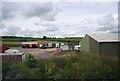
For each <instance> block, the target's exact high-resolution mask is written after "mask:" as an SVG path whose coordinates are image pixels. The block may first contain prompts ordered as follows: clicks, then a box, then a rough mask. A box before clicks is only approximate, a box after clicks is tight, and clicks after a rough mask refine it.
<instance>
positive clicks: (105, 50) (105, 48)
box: [100, 42, 120, 56]
mask: <svg viewBox="0 0 120 81" xmlns="http://www.w3.org/2000/svg"><path fill="white" fill-rule="evenodd" d="M119 45H120V42H119V43H118V42H106V43H100V54H101V55H111V56H118V53H119V48H118V46H119Z"/></svg>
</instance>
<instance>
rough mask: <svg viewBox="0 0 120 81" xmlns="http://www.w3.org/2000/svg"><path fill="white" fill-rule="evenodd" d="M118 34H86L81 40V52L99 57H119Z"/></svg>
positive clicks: (119, 42) (119, 41)
mask: <svg viewBox="0 0 120 81" xmlns="http://www.w3.org/2000/svg"><path fill="white" fill-rule="evenodd" d="M118 38H119V37H118V34H117V33H111V34H110V33H109V34H89V35H88V34H86V35H85V37H84V38H83V39H82V40H81V51H84V52H86V53H93V54H99V55H106V54H108V55H112V56H116V55H118V52H119V49H118V46H119V45H118V44H120V40H118Z"/></svg>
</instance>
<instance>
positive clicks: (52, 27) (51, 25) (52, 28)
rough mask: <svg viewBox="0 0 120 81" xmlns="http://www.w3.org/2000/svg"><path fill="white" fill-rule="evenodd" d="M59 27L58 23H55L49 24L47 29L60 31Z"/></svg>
mask: <svg viewBox="0 0 120 81" xmlns="http://www.w3.org/2000/svg"><path fill="white" fill-rule="evenodd" d="M58 30H59V29H58V27H57V26H56V25H53V24H48V27H47V28H46V31H52V32H54V31H58Z"/></svg>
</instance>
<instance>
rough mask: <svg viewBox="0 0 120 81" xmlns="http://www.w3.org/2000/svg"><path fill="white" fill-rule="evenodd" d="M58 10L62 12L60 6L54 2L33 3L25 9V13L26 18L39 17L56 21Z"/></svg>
mask: <svg viewBox="0 0 120 81" xmlns="http://www.w3.org/2000/svg"><path fill="white" fill-rule="evenodd" d="M58 12H60V10H59V8H58V6H57V5H55V4H53V3H52V2H43V3H31V4H29V5H28V6H27V7H26V8H25V9H24V13H23V15H24V16H25V17H26V18H31V17H39V18H40V19H43V20H47V21H54V20H55V16H56V15H57V13H58Z"/></svg>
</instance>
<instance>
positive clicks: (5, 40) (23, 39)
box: [2, 36, 82, 47]
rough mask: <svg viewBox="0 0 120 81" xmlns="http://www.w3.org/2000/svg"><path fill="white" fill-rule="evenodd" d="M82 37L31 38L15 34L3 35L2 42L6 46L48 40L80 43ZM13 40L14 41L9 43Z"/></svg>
mask: <svg viewBox="0 0 120 81" xmlns="http://www.w3.org/2000/svg"><path fill="white" fill-rule="evenodd" d="M81 39H82V37H71V38H46V39H44V40H43V39H42V38H31V37H15V36H3V37H2V42H3V45H4V46H6V45H7V46H11V47H16V46H17V47H19V46H21V45H20V44H18V43H20V42H30V41H38V42H39V41H43V42H45V41H47V43H49V42H60V43H65V44H79V42H80V40H81ZM9 42H13V43H9ZM13 44H14V45H13Z"/></svg>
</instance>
